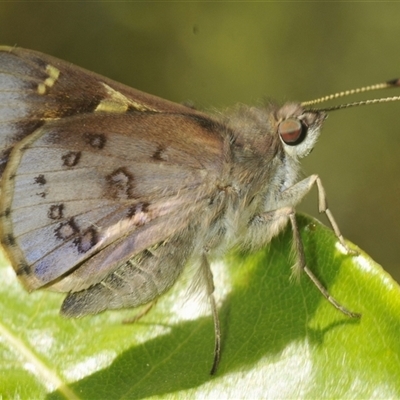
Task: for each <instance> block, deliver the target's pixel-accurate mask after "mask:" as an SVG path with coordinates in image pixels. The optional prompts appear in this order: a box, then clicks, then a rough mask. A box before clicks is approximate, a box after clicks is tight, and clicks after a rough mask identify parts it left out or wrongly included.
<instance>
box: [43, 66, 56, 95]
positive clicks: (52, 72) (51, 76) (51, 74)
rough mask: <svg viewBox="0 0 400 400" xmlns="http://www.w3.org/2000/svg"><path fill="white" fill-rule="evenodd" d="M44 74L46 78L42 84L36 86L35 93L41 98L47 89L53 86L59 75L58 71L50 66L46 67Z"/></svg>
mask: <svg viewBox="0 0 400 400" xmlns="http://www.w3.org/2000/svg"><path fill="white" fill-rule="evenodd" d="M46 73H47V75H48V77H47V78H46V79H45V80H44V82H40V83H39V84H38V86H37V92H38V94H39V95H41V96H42V95H44V94H46V93H47V89H48V88H51V87H53V86H54V84H55V83H56V81H57V79H58V77H59V75H60V71H59V70H58V69H57V68H56V67H54V66H52V65H50V64H48V65H47V66H46Z"/></svg>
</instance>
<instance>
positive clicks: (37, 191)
mask: <svg viewBox="0 0 400 400" xmlns="http://www.w3.org/2000/svg"><path fill="white" fill-rule="evenodd" d="M225 136H226V135H224V132H223V130H222V129H221V128H220V126H219V125H218V124H217V123H215V122H214V121H213V120H212V119H210V118H209V117H207V116H205V115H203V114H201V113H199V112H197V111H194V110H191V109H189V108H187V107H184V106H180V105H177V104H174V103H170V102H167V101H164V100H162V99H158V98H156V97H153V96H150V95H146V94H144V93H141V92H138V91H135V90H133V89H130V88H127V87H125V86H123V85H120V84H118V83H115V82H113V81H110V80H108V79H105V78H103V77H101V76H99V75H95V74H92V73H90V72H88V71H85V70H82V69H78V70H77V69H76V67H73V68H72V67H71V66H70V64H68V63H65V62H62V61H59V60H57V59H54V58H52V57H49V56H45V55H42V54H40V53H35V52H31V51H28V50H21V49H9V48H2V49H0V160H1V167H2V171H4V172H3V175H2V180H1V198H0V235H1V242H2V244H3V246H4V248H5V250H6V253H7V254H8V256H9V258H10V260H11V262H12V264H13V266H14V268H15V270H16V272H17V274H18V275H19V277H20V279H21V280H22V282H23V284H24V285H25V287H26V288H27V289H28V290H34V289H37V288H40V287H44V286H46V287H49V286H50V287H52V288H53V289H56V290H61V291H78V290H82V289H85V288H87V287H89V286H91V285H93V284H95V283H97V282H100V281H101V280H102V279H103V278H104V277H106V276H107V275H109V274H110V273H112V272H113V271H114V270H115V269H117V268H118V266H119V265H121V264H122V263H124V262H125V261H127V260H128V259H129V258H131V257H132V256H133V255H135V254H138V253H140V252H141V251H143V250H145V249H146V248H149V247H151V246H153V245H155V244H158V243H160V242H162V241H165V240H167V239H168V238H169V237H171V236H172V235H174V234H176V233H177V232H179V231H181V230H183V229H184V228H185V227H186V226H187V224H188V221H190V219H192V218H198V216H199V215H200V213H201V212H202V210H204V209H205V207H207V204H208V202H209V199H210V198H211V197H212V195H213V192H215V190H216V187H217V185H218V180H219V177H220V175H221V174H222V173H223V171H224V170H225V169H226V165H227V164H226V162H225V161H226V158H227V157H228V155H227V154H228V151H227V146H228V140H227V138H226V137H225Z"/></svg>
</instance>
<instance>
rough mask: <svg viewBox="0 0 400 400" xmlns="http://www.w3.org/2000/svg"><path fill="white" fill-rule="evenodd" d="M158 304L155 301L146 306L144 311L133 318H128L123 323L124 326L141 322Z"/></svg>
mask: <svg viewBox="0 0 400 400" xmlns="http://www.w3.org/2000/svg"><path fill="white" fill-rule="evenodd" d="M156 304H157V299H155V300H153V301H152V302H151V303H148V304H146V306H145V307H144V308H143V310H142V311H140V312H138V313H137V314H136V315H134V316H133V317H132V318H126V319H124V320H123V321H122V323H123V324H134V323H135V322H137V321H139V320H140V319H141V318H143V317H144V316H145V315H147V314H148V313H149V312H150V310H151V309H152V308H153V307H154V306H155V305H156Z"/></svg>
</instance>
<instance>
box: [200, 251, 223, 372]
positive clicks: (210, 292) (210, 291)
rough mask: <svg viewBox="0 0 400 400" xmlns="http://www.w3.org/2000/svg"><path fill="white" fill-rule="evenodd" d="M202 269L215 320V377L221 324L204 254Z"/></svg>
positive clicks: (211, 278) (212, 282)
mask: <svg viewBox="0 0 400 400" xmlns="http://www.w3.org/2000/svg"><path fill="white" fill-rule="evenodd" d="M200 267H201V272H202V276H203V278H204V282H205V284H206V290H207V296H208V299H209V300H210V305H211V312H212V316H213V320H214V337H215V344H214V362H213V365H212V368H211V372H210V374H211V375H214V374H215V373H216V372H217V369H218V365H219V361H220V358H221V328H220V323H219V316H218V309H217V304H216V302H215V297H214V289H215V287H214V279H213V274H212V271H211V268H210V264H209V262H208V260H207V257H206V256H205V254H203V256H202V259H201V266H200Z"/></svg>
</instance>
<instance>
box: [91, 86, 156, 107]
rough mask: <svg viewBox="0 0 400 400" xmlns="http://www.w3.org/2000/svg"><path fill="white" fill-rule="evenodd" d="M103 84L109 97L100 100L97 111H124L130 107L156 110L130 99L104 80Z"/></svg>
mask: <svg viewBox="0 0 400 400" xmlns="http://www.w3.org/2000/svg"><path fill="white" fill-rule="evenodd" d="M102 85H103V86H104V88H105V89H106V92H107V96H108V97H106V98H105V99H104V100H101V101H100V103H99V104H98V106H97V107H96V109H95V111H96V112H99V111H104V112H110V113H124V112H126V111H128V109H129V108H133V109H135V110H137V111H156V110H155V109H153V108H151V107H149V106H146V105H144V104H142V103H139V102H136V101H134V100H132V99H128V98H127V97H126V96H124V95H123V94H122V93H121V92H118V91H117V90H115V89H113V88H112V87H110V86H108V85H107V84H106V83H104V82H102Z"/></svg>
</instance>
